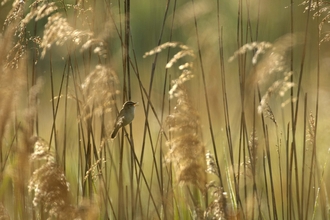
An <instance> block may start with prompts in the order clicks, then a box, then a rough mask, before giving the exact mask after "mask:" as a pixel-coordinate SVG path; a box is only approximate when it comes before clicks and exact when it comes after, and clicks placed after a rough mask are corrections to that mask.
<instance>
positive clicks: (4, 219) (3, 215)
mask: <svg viewBox="0 0 330 220" xmlns="http://www.w3.org/2000/svg"><path fill="white" fill-rule="evenodd" d="M0 219H1V220H10V215H9V214H8V211H7V210H6V208H5V207H4V206H3V204H0Z"/></svg>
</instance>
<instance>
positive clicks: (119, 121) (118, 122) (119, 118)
mask: <svg viewBox="0 0 330 220" xmlns="http://www.w3.org/2000/svg"><path fill="white" fill-rule="evenodd" d="M123 122H124V116H121V117H118V120H117V124H116V125H118V126H121V125H122V124H123Z"/></svg>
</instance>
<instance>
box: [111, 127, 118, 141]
mask: <svg viewBox="0 0 330 220" xmlns="http://www.w3.org/2000/svg"><path fill="white" fill-rule="evenodd" d="M119 128H120V127H119V126H118V127H115V129H113V131H112V133H111V139H114V138H115V137H116V136H117V133H118V130H119Z"/></svg>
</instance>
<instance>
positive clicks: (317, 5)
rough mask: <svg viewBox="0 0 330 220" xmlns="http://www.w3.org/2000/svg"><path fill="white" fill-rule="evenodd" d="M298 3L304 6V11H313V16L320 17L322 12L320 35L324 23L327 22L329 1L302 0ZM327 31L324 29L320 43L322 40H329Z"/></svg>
mask: <svg viewBox="0 0 330 220" xmlns="http://www.w3.org/2000/svg"><path fill="white" fill-rule="evenodd" d="M300 5H302V6H305V10H304V13H305V12H306V11H310V12H312V11H315V12H314V14H313V18H314V19H315V18H316V17H321V16H322V14H323V15H324V16H323V18H322V20H321V22H320V24H319V34H320V36H321V35H322V32H323V29H324V25H325V24H328V23H329V19H330V14H329V6H330V3H329V2H328V1H323V0H317V1H303V2H302V3H301V4H300ZM328 32H329V31H328V30H327V29H326V30H325V31H324V33H325V34H324V36H323V37H322V39H321V40H320V44H321V43H324V42H328V41H330V34H329V33H328Z"/></svg>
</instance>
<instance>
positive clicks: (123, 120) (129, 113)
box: [111, 101, 137, 139]
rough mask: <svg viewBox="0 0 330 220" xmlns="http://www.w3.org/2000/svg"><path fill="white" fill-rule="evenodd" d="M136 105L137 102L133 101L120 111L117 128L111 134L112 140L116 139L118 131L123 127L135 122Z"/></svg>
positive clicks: (125, 104)
mask: <svg viewBox="0 0 330 220" xmlns="http://www.w3.org/2000/svg"><path fill="white" fill-rule="evenodd" d="M136 104H137V102H132V101H127V102H125V103H124V105H123V108H122V109H121V110H120V112H119V114H118V116H117V119H116V124H115V128H114V129H113V131H112V133H111V139H114V138H115V137H116V135H117V133H118V130H119V129H120V128H121V127H124V126H126V125H128V124H130V123H131V122H132V121H133V119H134V112H135V106H136Z"/></svg>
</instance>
